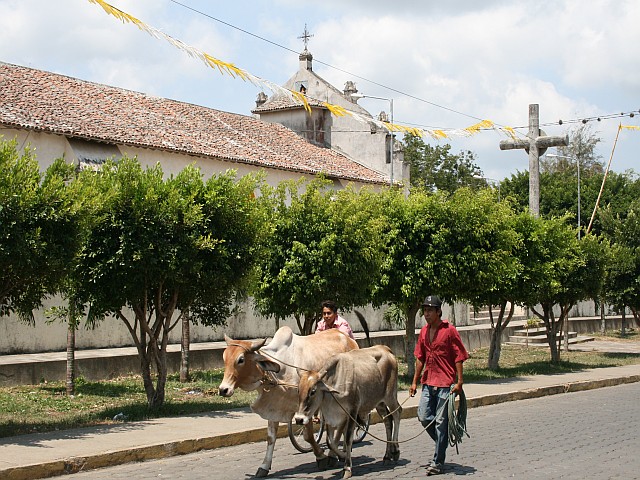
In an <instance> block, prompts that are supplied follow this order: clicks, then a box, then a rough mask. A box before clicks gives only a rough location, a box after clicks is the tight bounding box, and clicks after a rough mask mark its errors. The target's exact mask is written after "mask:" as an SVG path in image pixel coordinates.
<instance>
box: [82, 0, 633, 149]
mask: <svg viewBox="0 0 640 480" xmlns="http://www.w3.org/2000/svg"><path fill="white" fill-rule="evenodd" d="M89 2H91V3H93V4H96V5H98V6H100V7H102V9H103V10H104V11H105V12H106V13H107V14H109V15H111V16H113V17H115V18H117V19H118V20H120V21H122V23H131V24H133V25H135V26H136V27H138V28H139V29H140V30H142V31H143V32H146V33H148V34H149V35H151V36H153V37H155V38H158V39H163V40H166V41H167V42H169V43H170V44H172V45H173V46H175V47H176V48H179V49H180V50H182V51H184V52H186V53H187V54H188V55H189V56H191V57H193V58H198V59H200V60H201V61H203V62H204V63H205V64H206V65H207V66H208V67H211V68H213V69H217V70H218V71H219V72H220V73H221V74H223V75H225V74H226V75H230V76H231V77H233V78H236V77H237V78H241V79H242V80H244V81H248V82H251V83H252V84H253V85H256V86H258V87H260V88H267V89H269V90H271V91H272V92H273V93H274V94H280V95H284V96H286V97H287V98H289V99H290V100H292V101H294V102H296V103H299V104H301V105H303V106H304V108H305V110H307V112H309V113H311V106H310V105H309V102H308V98H309V97H307V96H306V95H304V94H302V93H300V92H296V91H293V90H289V89H287V88H284V87H281V86H279V85H276V84H275V83H273V82H270V81H268V80H265V79H263V78H260V77H257V76H255V75H252V74H251V73H249V72H248V71H246V70H243V69H242V68H240V67H237V66H236V65H234V64H233V63H230V62H225V61H222V60H220V59H217V58H215V57H213V56H212V55H209V54H208V53H205V52H202V51H200V50H198V49H197V48H195V47H192V46H189V45H186V44H185V43H183V42H181V41H180V40H177V39H175V38H173V37H171V36H170V35H167V34H166V33H164V32H162V31H160V30H158V29H156V28H154V27H152V26H150V25H147V24H146V23H144V22H143V21H141V20H139V19H137V18H136V17H134V16H133V15H129V14H128V13H126V12H123V11H122V10H120V9H118V8H116V7H114V6H112V5H110V4H109V3H107V2H105V1H104V0H89ZM318 102H319V103H320V104H321V105H322V106H324V107H325V108H327V110H329V111H330V112H331V114H332V115H334V116H336V117H342V116H345V115H349V116H351V117H353V118H354V119H356V120H358V121H360V122H363V123H368V124H369V123H374V124H375V125H376V126H378V127H381V128H386V129H387V130H389V131H390V132H402V133H406V134H408V135H414V136H418V137H423V136H427V135H428V136H430V137H432V138H434V139H436V140H440V139H443V138H452V137H461V136H462V137H468V136H471V135H475V134H476V133H479V132H480V131H481V130H498V131H502V132H503V133H505V134H506V135H508V136H510V137H512V138H515V131H514V129H513V128H511V127H502V128H498V127H496V126H495V125H494V123H493V122H492V121H491V120H482V121H481V122H479V123H477V124H475V125H471V126H470V127H467V128H463V129H451V130H444V129H423V128H418V127H409V126H406V125H399V124H395V123H389V122H382V121H380V120H377V119H375V118H372V117H365V116H362V115H360V114H358V113H356V112H353V111H351V110H348V109H346V108H344V107H341V106H339V105H333V104H330V103H327V102H322V101H318ZM625 128H636V129H638V127H625Z"/></svg>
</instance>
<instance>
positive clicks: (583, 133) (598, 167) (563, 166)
mask: <svg viewBox="0 0 640 480" xmlns="http://www.w3.org/2000/svg"><path fill="white" fill-rule="evenodd" d="M568 135H569V145H568V146H566V147H558V154H559V155H561V157H547V156H542V157H541V158H540V171H541V172H543V173H556V172H570V173H572V174H573V175H576V174H577V168H578V166H577V163H576V161H579V162H580V170H581V172H580V173H581V174H584V175H585V176H591V175H594V174H601V175H602V174H603V173H604V163H603V162H602V157H601V156H600V155H599V154H598V153H597V151H596V147H597V146H598V143H600V142H601V141H602V139H601V138H600V137H598V136H597V135H596V133H595V132H593V129H592V126H591V125H590V124H588V123H587V124H580V125H579V126H578V127H576V128H573V129H571V130H569V133H568ZM564 157H569V158H564Z"/></svg>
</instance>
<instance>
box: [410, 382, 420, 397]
mask: <svg viewBox="0 0 640 480" xmlns="http://www.w3.org/2000/svg"><path fill="white" fill-rule="evenodd" d="M417 390H418V385H417V384H416V382H413V383H412V384H411V386H410V387H409V396H410V397H414V396H415V395H416V391H417Z"/></svg>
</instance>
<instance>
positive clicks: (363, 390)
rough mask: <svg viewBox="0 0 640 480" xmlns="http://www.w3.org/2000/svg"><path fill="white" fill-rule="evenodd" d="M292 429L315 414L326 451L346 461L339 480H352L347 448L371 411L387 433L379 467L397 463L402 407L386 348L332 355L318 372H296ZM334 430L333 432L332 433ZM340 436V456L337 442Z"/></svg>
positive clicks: (395, 365)
mask: <svg viewBox="0 0 640 480" xmlns="http://www.w3.org/2000/svg"><path fill="white" fill-rule="evenodd" d="M298 391H299V402H300V403H299V405H298V411H297V413H296V414H295V416H294V419H295V421H296V423H298V424H305V425H307V424H309V422H310V421H311V418H312V416H313V414H314V412H316V411H318V409H320V411H321V412H322V415H323V417H324V420H325V422H326V424H327V427H328V428H327V439H328V441H329V447H330V448H331V450H332V451H333V452H334V453H335V454H336V455H338V456H340V457H341V458H343V459H344V460H345V464H344V473H343V477H342V478H350V477H351V467H352V464H351V446H352V442H353V432H354V430H355V427H356V421H357V422H358V423H360V424H361V423H362V422H363V421H364V419H365V418H366V416H367V415H368V414H369V412H371V410H373V408H375V409H376V411H377V412H378V414H379V415H380V417H381V418H383V419H384V424H385V427H386V431H387V448H386V451H385V454H384V463H385V464H386V463H387V462H389V461H394V462H395V461H397V460H398V458H399V457H400V448H399V446H398V430H399V427H400V416H401V413H402V407H401V406H400V404H399V403H398V362H397V360H396V357H395V356H394V355H393V353H391V350H390V349H389V348H388V347H387V346H385V345H377V346H375V347H370V348H363V349H360V350H353V351H350V352H346V353H341V354H338V355H335V356H334V357H332V358H331V359H329V361H328V362H327V363H326V365H325V366H324V367H323V368H322V370H320V371H307V372H302V371H301V372H300V384H299V387H298ZM334 429H335V431H334ZM343 433H344V436H345V439H344V445H343V449H344V452H340V451H339V450H338V446H337V442H336V441H335V439H339V438H340V437H341V435H342V434H343Z"/></svg>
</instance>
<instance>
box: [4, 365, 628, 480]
mask: <svg viewBox="0 0 640 480" xmlns="http://www.w3.org/2000/svg"><path fill="white" fill-rule="evenodd" d="M635 382H640V375H630V376H625V377H617V378H609V379H603V380H585V381H578V382H570V383H564V384H558V385H550V386H546V387H539V388H531V389H527V390H520V391H513V392H508V393H501V394H496V395H483V396H479V397H473V398H467V408H476V407H484V406H488V405H496V404H498V403H505V402H511V401H515V400H524V399H529V398H540V397H544V396H548V395H558V394H561V393H571V392H580V391H585V390H593V389H596V388H603V387H612V386H615V385H623V384H627V383H635ZM417 408H418V407H417V405H411V406H408V407H404V408H403V410H402V418H403V419H407V418H415V416H416V412H417ZM379 422H380V418H379V417H378V416H377V414H375V415H373V416H372V418H371V423H379ZM287 435H288V431H287V426H286V425H281V426H280V428H279V429H278V438H283V437H286V436H287ZM266 436H267V428H266V427H261V428H255V429H250V430H245V431H241V432H234V433H226V434H220V435H213V436H209V437H203V438H195V439H190V440H182V441H178V442H166V443H160V444H155V445H146V446H141V447H137V448H128V449H126V450H116V451H108V452H103V453H98V454H95V455H89V456H84V457H69V458H65V459H61V460H56V461H53V462H47V463H41V464H32V465H24V466H21V467H12V468H8V469H4V470H0V478H3V479H6V480H34V479H38V478H51V477H56V476H60V475H69V474H73V473H78V472H82V471H86V470H93V469H97V468H104V467H113V466H116V465H122V464H125V463H130V462H140V461H144V460H157V459H161V458H167V457H172V456H176V455H185V454H188V453H195V452H198V451H201V450H213V449H216V448H220V447H230V446H234V445H241V444H244V443H252V442H260V441H264V439H265V438H266Z"/></svg>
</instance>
